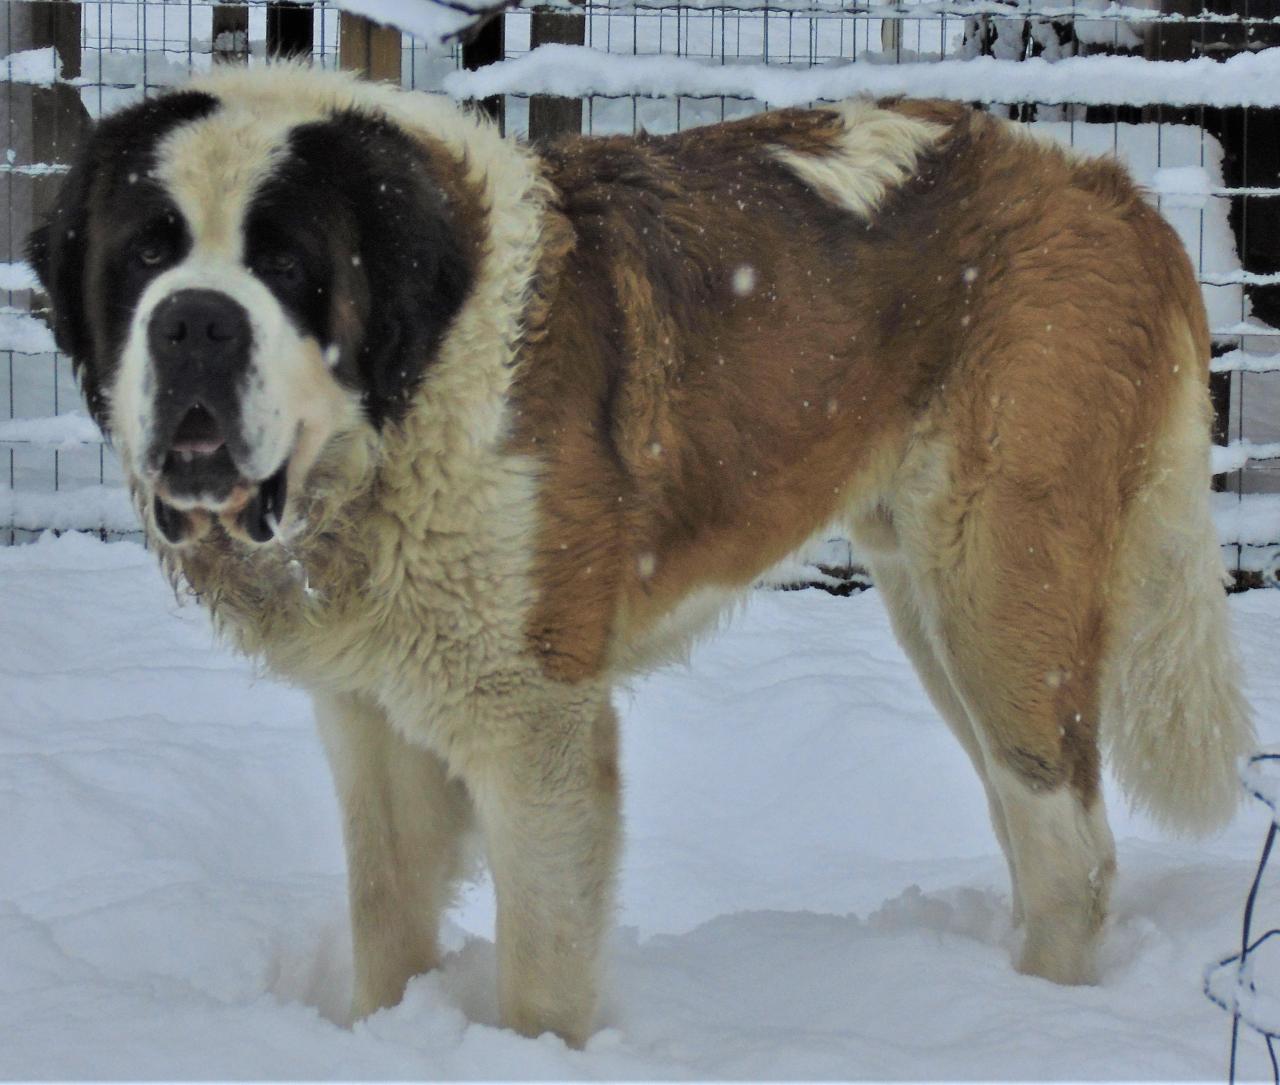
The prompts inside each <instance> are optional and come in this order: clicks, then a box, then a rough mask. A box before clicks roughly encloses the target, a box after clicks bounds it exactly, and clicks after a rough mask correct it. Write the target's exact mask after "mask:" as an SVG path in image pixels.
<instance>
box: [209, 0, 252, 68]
mask: <svg viewBox="0 0 1280 1085" xmlns="http://www.w3.org/2000/svg"><path fill="white" fill-rule="evenodd" d="M213 59H214V62H215V63H221V64H246V63H248V60H249V8H248V6H247V5H245V4H217V5H215V6H214V9H213Z"/></svg>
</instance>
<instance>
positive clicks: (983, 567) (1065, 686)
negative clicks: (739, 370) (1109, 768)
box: [895, 446, 1120, 983]
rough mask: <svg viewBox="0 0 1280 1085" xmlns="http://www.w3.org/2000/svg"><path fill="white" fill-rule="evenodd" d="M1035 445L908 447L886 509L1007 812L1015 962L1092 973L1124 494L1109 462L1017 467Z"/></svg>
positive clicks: (1102, 895)
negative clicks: (1108, 660) (1102, 741)
mask: <svg viewBox="0 0 1280 1085" xmlns="http://www.w3.org/2000/svg"><path fill="white" fill-rule="evenodd" d="M1050 452H1052V450H1050ZM1035 455H1036V453H1035V451H1034V450H1032V451H1028V452H1026V453H1024V454H1022V455H1020V456H1018V457H1015V458H1011V459H1009V460H1007V461H1004V462H1003V463H1002V462H1000V461H995V462H992V460H991V459H983V458H981V457H980V456H979V455H974V456H972V457H969V458H964V459H961V458H959V457H956V456H954V455H953V454H949V453H948V452H947V451H946V450H945V448H943V447H939V446H935V447H934V448H932V449H931V450H925V451H922V452H919V453H917V457H918V459H919V460H920V462H919V463H918V464H909V465H908V467H909V468H912V467H914V470H915V473H914V474H913V475H911V476H909V481H908V482H907V484H906V485H905V486H904V487H903V489H902V490H901V491H899V494H898V500H897V507H896V508H895V524H896V527H897V530H898V533H899V536H900V537H901V540H902V544H901V545H902V551H903V560H904V561H905V562H906V563H907V567H908V568H909V569H910V570H911V573H912V588H913V590H915V591H918V592H919V593H920V594H919V599H920V601H921V602H920V615H921V628H922V629H923V630H924V632H925V634H926V636H927V639H928V641H929V643H930V645H931V646H932V648H933V650H934V652H935V653H936V656H937V659H938V660H939V661H940V663H941V667H942V669H943V671H944V672H945V674H946V676H947V678H948V679H949V680H950V685H951V687H952V689H953V690H954V693H955V694H956V697H957V699H958V700H959V702H960V704H961V706H962V707H963V708H964V710H965V713H966V714H967V716H968V718H969V719H970V721H972V724H973V737H974V739H975V740H976V744H977V745H978V747H979V749H980V751H981V753H982V763H984V764H985V766H986V769H987V782H988V786H989V788H990V789H991V791H993V792H994V794H995V796H996V798H995V802H994V803H993V806H998V807H999V809H1000V811H1001V812H1002V813H1003V817H1004V826H1005V833H1006V836H1007V850H1008V855H1009V859H1010V865H1011V867H1012V869H1013V873H1014V878H1015V881H1016V890H1015V897H1016V899H1017V900H1018V901H1019V902H1020V903H1021V906H1022V911H1023V919H1024V923H1025V941H1024V945H1023V949H1022V953H1021V958H1020V960H1019V968H1020V969H1021V970H1022V971H1025V972H1029V973H1033V974H1036V975H1040V976H1044V977H1045V978H1047V979H1051V980H1055V981H1057V982H1060V983H1088V982H1093V981H1095V980H1096V978H1097V972H1096V960H1095V958H1096V950H1097V943H1098V940H1099V936H1100V933H1101V930H1102V926H1103V921H1104V919H1105V916H1106V910H1107V902H1108V896H1109V892H1110V884H1111V880H1112V877H1113V874H1114V870H1115V857H1114V844H1113V841H1112V838H1111V833H1110V831H1109V829H1108V828H1107V823H1106V814H1105V810H1104V808H1103V800H1102V794H1101V784H1100V773H1101V767H1100V754H1099V748H1098V725H1099V716H1100V713H1101V678H1100V675H1101V671H1102V661H1103V657H1104V651H1105V637H1106V633H1107V610H1106V607H1107V595H1106V571H1107V560H1108V558H1107V556H1108V554H1109V553H1110V552H1111V549H1112V548H1111V545H1110V543H1111V534H1112V533H1113V532H1114V531H1115V529H1116V524H1117V523H1118V520H1119V508H1120V503H1119V498H1118V497H1117V496H1115V495H1114V493H1112V494H1110V495H1109V494H1108V485H1107V484H1108V476H1107V468H1106V464H1105V463H1100V464H1098V465H1097V466H1096V467H1095V468H1094V469H1093V470H1092V472H1090V470H1089V469H1088V468H1089V465H1088V464H1086V465H1084V467H1083V468H1082V470H1080V471H1077V472H1075V473H1067V472H1057V473H1054V474H1053V475H1052V478H1053V480H1054V486H1053V488H1051V489H1046V488H1045V486H1044V485H1043V484H1042V483H1041V482H1040V481H1039V480H1038V479H1037V478H1035V477H1023V475H1022V474H1021V472H1023V471H1024V465H1025V469H1026V470H1039V469H1041V468H1042V466H1043V465H1042V464H1040V463H1039V462H1038V461H1037V460H1036V459H1035V458H1034V457H1035ZM927 680H928V678H927V675H926V681H927ZM961 737H962V740H963V738H964V736H963V735H962V736H961ZM998 831H999V830H998V829H997V832H998Z"/></svg>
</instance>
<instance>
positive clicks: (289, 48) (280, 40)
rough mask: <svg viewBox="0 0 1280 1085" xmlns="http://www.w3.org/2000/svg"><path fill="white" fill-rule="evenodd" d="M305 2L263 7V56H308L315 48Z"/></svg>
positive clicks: (289, 0)
mask: <svg viewBox="0 0 1280 1085" xmlns="http://www.w3.org/2000/svg"><path fill="white" fill-rule="evenodd" d="M313 16H314V12H313V10H312V7H311V5H310V4H308V3H294V2H293V0H278V2H276V3H272V4H268V5H267V56H272V57H310V56H311V53H312V51H313V49H314V48H315V20H314V17H313Z"/></svg>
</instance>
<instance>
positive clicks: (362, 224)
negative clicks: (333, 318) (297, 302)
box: [292, 110, 474, 426]
mask: <svg viewBox="0 0 1280 1085" xmlns="http://www.w3.org/2000/svg"><path fill="white" fill-rule="evenodd" d="M292 142H293V150H294V155H295V156H296V157H297V158H298V159H299V160H300V161H304V162H307V163H308V164H309V167H310V168H309V171H308V172H309V174H310V175H311V176H327V177H328V178H330V183H331V184H332V186H333V188H334V189H336V190H337V191H338V192H340V193H342V194H343V195H344V198H345V202H346V204H347V206H348V207H349V208H350V209H351V212H352V215H353V225H354V227H355V231H356V234H357V242H356V243H357V246H358V249H359V253H358V255H359V257H360V269H361V272H362V274H363V275H364V277H365V279H366V283H367V291H366V293H367V296H368V298H369V311H368V313H367V314H366V321H365V329H364V335H363V341H362V344H361V346H360V349H359V357H358V359H357V366H358V369H359V377H358V379H359V382H360V385H361V388H362V391H363V392H364V402H365V409H366V411H367V412H368V416H369V419H370V421H372V422H373V423H374V425H376V426H381V425H382V424H383V423H384V422H386V421H389V420H395V419H398V418H399V417H400V416H402V415H403V413H404V411H405V409H406V407H407V404H408V402H409V400H410V399H411V397H412V396H413V394H414V392H415V391H416V389H417V388H418V386H419V384H420V383H421V381H422V377H423V373H424V370H425V369H426V367H427V365H428V364H429V362H430V360H431V359H432V358H433V357H434V355H435V352H436V350H437V349H438V347H439V345H440V342H441V341H442V340H443V338H444V336H445V334H446V332H447V330H448V327H449V324H450V322H451V321H452V320H453V318H454V316H455V315H456V314H457V312H458V310H459V309H460V308H461V307H462V303H463V302H464V301H465V299H466V296H467V294H468V292H469V291H470V289H471V284H472V278H473V276H474V268H473V266H472V265H473V257H472V255H471V253H470V252H469V250H467V249H466V247H465V246H464V244H463V241H462V238H461V235H460V231H459V225H458V223H457V221H456V218H455V215H454V214H453V213H452V211H451V209H450V207H449V205H448V203H447V201H446V198H445V196H444V193H443V192H442V191H441V190H440V189H438V188H437V187H436V184H435V182H434V181H433V180H432V178H431V172H430V166H429V163H428V162H427V161H425V160H424V158H423V154H424V152H423V149H422V147H421V146H420V145H418V144H417V143H415V142H414V140H413V139H411V138H410V137H409V136H408V135H407V134H406V133H405V132H404V131H402V130H401V129H400V128H398V127H396V126H395V125H394V124H392V123H391V122H389V121H387V120H386V119H385V118H382V117H378V116H370V115H368V114H364V113H359V112H356V111H354V110H353V111H348V112H340V113H337V114H335V115H334V116H333V117H332V118H330V120H328V121H327V122H324V123H321V124H315V125H308V126H306V127H304V128H301V129H298V130H296V131H295V132H294V135H293V141H292Z"/></svg>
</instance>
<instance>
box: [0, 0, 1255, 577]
mask: <svg viewBox="0 0 1280 1085" xmlns="http://www.w3.org/2000/svg"><path fill="white" fill-rule="evenodd" d="M431 3H432V0H402V6H403V7H404V9H405V11H409V10H410V9H411V8H416V9H425V8H427V7H429V6H430V5H431ZM2 6H3V9H4V11H3V16H2V19H0V27H2V28H3V33H4V35H5V39H6V40H5V43H4V48H3V52H4V54H5V55H6V56H7V57H8V59H7V60H6V61H5V70H4V73H3V74H5V75H6V77H7V78H6V82H5V91H4V94H3V96H0V103H2V105H0V108H2V110H3V113H4V116H3V121H4V123H5V126H6V131H7V142H6V153H5V159H4V161H3V162H0V179H2V181H3V187H2V189H0V191H2V192H3V196H4V199H5V203H6V207H7V215H6V217H5V219H4V220H3V222H4V227H3V233H4V238H3V244H4V246H5V250H6V251H5V253H4V254H0V260H3V261H4V263H3V264H0V290H5V291H6V299H5V300H6V305H5V306H4V308H3V310H0V359H3V365H2V366H0V373H3V374H5V376H4V377H3V378H0V379H5V380H6V381H7V417H6V416H5V412H4V411H3V409H0V473H3V474H7V478H5V479H4V482H6V483H7V489H0V539H3V541H8V542H16V541H22V540H24V539H26V538H29V537H31V535H32V534H33V533H35V532H38V531H39V530H41V529H45V528H55V529H62V528H79V529H96V530H102V531H106V532H113V533H114V532H127V531H132V530H134V525H135V521H134V518H133V513H132V510H131V509H130V508H129V507H128V502H127V500H126V498H125V495H124V493H123V490H122V484H121V481H120V477H119V474H118V472H117V470H116V468H115V465H114V460H113V458H112V456H111V454H110V453H109V452H104V450H103V448H102V446H101V442H100V441H99V440H98V438H97V437H96V435H95V434H94V432H93V431H92V430H91V428H89V429H86V420H85V419H84V418H83V417H82V416H78V415H76V414H75V413H74V412H77V411H78V410H79V409H80V406H79V402H78V396H77V393H76V391H75V388H74V384H73V381H72V378H71V373H70V366H69V363H68V360H67V359H65V358H63V357H61V356H59V355H58V354H57V353H56V352H54V351H53V349H52V342H51V339H50V337H49V335H48V333H47V330H46V329H45V327H44V325H43V324H41V323H40V322H39V319H38V317H32V316H30V315H29V313H30V310H31V307H32V305H33V303H34V304H36V305H37V306H38V303H39V299H38V297H36V296H35V295H34V294H33V293H32V290H31V286H32V285H33V284H32V282H31V280H30V277H29V273H28V272H27V271H26V269H25V268H24V266H23V265H22V254H21V242H22V238H23V237H25V235H26V233H27V231H28V230H29V229H30V227H31V225H32V224H33V222H34V221H35V220H36V219H37V218H38V217H39V215H40V214H41V213H42V211H43V209H44V208H45V207H47V206H48V201H49V200H50V198H51V194H52V192H53V191H54V190H55V188H56V184H57V180H58V175H59V173H61V172H63V171H65V169H66V163H67V161H68V160H69V158H70V155H71V153H72V151H73V149H74V146H75V143H76V140H77V139H78V137H79V134H80V132H82V131H83V130H84V126H85V125H86V124H88V123H90V122H91V121H92V119H93V118H96V117H98V116H101V115H103V114H104V113H106V112H109V111H110V110H112V109H114V108H117V107H119V106H121V105H124V104H127V103H129V102H132V101H136V100H138V99H140V98H142V97H143V96H145V95H148V94H151V93H154V92H156V91H157V90H159V89H162V88H164V87H168V86H172V85H174V84H176V83H180V82H181V81H182V80H183V79H184V78H185V77H186V76H187V74H188V73H189V72H192V71H199V70H203V69H207V68H208V67H210V66H211V65H213V64H215V63H219V62H228V63H235V62H249V63H257V62H261V61H262V60H263V59H264V58H267V57H268V56H270V55H277V56H281V55H290V54H301V55H304V56H306V57H309V58H310V59H311V60H312V61H313V62H314V63H318V64H321V65H324V66H337V65H342V66H347V67H351V66H356V67H364V68H366V69H367V70H369V71H371V72H372V74H374V75H375V76H380V77H382V78H389V79H395V80H398V81H399V82H401V83H402V84H403V85H405V86H409V87H415V88H420V89H425V90H440V89H441V88H446V89H447V90H448V91H449V92H450V93H452V94H454V95H455V96H457V97H471V96H474V97H477V98H480V97H483V98H484V100H485V104H486V106H487V107H488V108H489V109H490V111H491V112H494V113H496V114H497V115H498V116H499V118H500V120H501V122H502V123H503V124H504V126H505V128H506V130H507V132H508V133H509V134H510V135H513V136H515V137H518V138H529V137H533V138H546V137H548V136H551V135H555V134H557V133H565V132H572V131H578V130H580V131H583V132H587V133H593V134H605V133H615V132H634V131H637V130H639V129H641V128H644V129H646V130H648V131H650V132H655V133H661V132H669V131H677V130H680V129H683V128H687V127H690V126H693V125H698V124H704V123H708V122H712V121H719V120H726V119H731V118H733V117H736V116H742V115H745V114H748V113H752V112H756V111H758V110H761V109H766V108H770V107H771V106H774V105H777V104H780V103H781V104H792V103H794V102H796V101H799V100H803V101H813V100H818V99H822V98H827V97H838V96H840V94H841V93H844V92H847V89H848V88H849V87H852V88H853V89H864V88H869V89H873V90H874V89H876V88H877V87H882V86H885V85H888V86H890V87H891V88H894V89H896V88H899V87H901V88H902V89H905V90H907V91H912V90H914V89H916V88H917V87H918V88H919V89H920V91H921V92H922V93H943V94H947V95H948V96H951V97H960V98H963V99H966V100H970V101H973V102H974V103H975V104H980V105H982V106H983V107H984V108H987V109H989V110H991V111H993V112H997V113H1000V114H1001V115H1004V116H1009V117H1012V118H1014V119H1018V120H1022V121H1026V122H1028V123H1032V124H1034V125H1036V126H1037V127H1038V128H1040V129H1041V130H1043V131H1044V132H1045V133H1046V134H1048V135H1050V136H1052V137H1053V138H1056V139H1059V140H1061V141H1063V142H1065V143H1068V144H1070V145H1072V146H1075V147H1077V148H1080V149H1082V150H1085V151H1089V152H1105V153H1115V154H1118V155H1120V157H1122V158H1123V159H1125V160H1126V161H1127V162H1128V163H1129V165H1130V167H1131V169H1133V171H1134V172H1135V174H1136V175H1137V176H1138V178H1139V180H1140V181H1142V182H1143V183H1144V184H1146V185H1148V186H1149V187H1150V188H1151V190H1152V192H1153V194H1154V195H1153V198H1154V199H1156V200H1157V201H1158V202H1159V204H1160V206H1161V208H1162V210H1163V211H1164V212H1165V213H1166V215H1168V217H1169V218H1170V219H1171V221H1173V223H1174V225H1175V227H1176V228H1177V229H1178V231H1179V233H1180V235H1181V236H1182V237H1183V239H1184V241H1185V243H1186V245H1187V249H1188V251H1189V253H1190V254H1191V257H1192V259H1193V261H1194V262H1195V264H1196V267H1197V270H1198V271H1199V274H1200V279H1201V282H1202V285H1203V288H1204V292H1205V299H1206V302H1207V305H1208V308H1209V312H1210V317H1211V323H1212V325H1213V330H1214V342H1215V355H1216V357H1215V361H1214V368H1215V378H1214V386H1213V394H1214V399H1215V405H1216V409H1217V434H1216V439H1217V442H1218V444H1219V446H1220V447H1219V448H1218V450H1217V452H1216V464H1215V466H1216V468H1217V469H1218V470H1219V472H1220V473H1219V475H1218V476H1217V479H1216V483H1215V485H1216V487H1218V488H1220V490H1221V493H1220V494H1219V496H1218V498H1217V500H1218V502H1219V504H1218V519H1219V525H1220V530H1221V534H1222V538H1223V541H1224V544H1226V545H1227V546H1228V548H1229V549H1228V559H1229V563H1230V564H1231V565H1232V566H1233V567H1235V568H1236V570H1237V571H1238V573H1240V574H1241V579H1242V582H1244V583H1250V584H1251V583H1260V582H1267V581H1270V580H1274V577H1275V571H1276V568H1277V566H1278V565H1280V330H1278V329H1280V108H1277V107H1280V95H1276V96H1273V97H1274V98H1275V100H1269V99H1268V97H1267V94H1266V93H1262V94H1260V95H1254V96H1253V97H1251V96H1250V90H1249V88H1250V87H1251V86H1254V85H1255V84H1251V83H1249V82H1247V80H1243V79H1240V80H1237V79H1236V77H1235V72H1236V69H1234V68H1229V64H1238V63H1241V62H1242V61H1241V59H1240V58H1244V59H1246V60H1247V59H1248V58H1249V57H1250V56H1253V57H1255V58H1256V59H1258V60H1259V61H1266V60H1267V59H1268V57H1270V56H1277V57H1280V49H1277V50H1275V52H1274V53H1268V50H1269V48H1270V47H1271V46H1273V45H1277V44H1280V0H1230V2H1221V0H1214V2H1213V3H1210V4H1205V5H1202V3H1201V2H1200V0H1150V4H1144V5H1141V6H1135V5H1120V4H1114V3H1109V4H1104V3H1102V0H1091V2H1075V3H1069V4H1061V3H1058V4H1055V3H1019V2H1010V3H1005V2H996V0H976V2H963V0H934V2H927V3H908V2H902V3H895V4H855V3H841V2H839V0H830V2H828V0H783V2H781V3H769V4H761V3H760V2H758V0H726V2H715V3H707V4H702V3H676V2H670V3H669V2H666V0H642V2H633V0H611V2H600V3H586V4H582V5H577V6H569V5H561V6H559V7H557V8H554V9H528V8H519V7H517V8H514V9H512V10H509V11H507V12H505V14H502V15H499V16H498V17H497V18H496V19H492V20H490V21H489V22H488V24H487V25H486V26H484V27H483V28H482V29H480V30H479V31H478V32H477V33H474V34H473V35H472V36H471V37H470V39H469V41H468V42H467V44H465V45H464V44H459V43H458V42H456V41H455V42H452V43H448V44H441V43H440V42H439V41H438V40H436V39H434V38H432V37H430V36H414V35H413V34H411V33H397V32H394V31H384V30H381V29H378V28H372V27H371V25H370V24H367V23H366V22H365V21H364V20H362V19H359V18H358V17H355V16H352V15H350V14H348V13H346V12H342V11H340V10H339V9H338V8H337V7H336V6H335V5H334V4H332V3H329V2H328V0H317V2H315V3H312V4H305V5H303V4H295V3H258V2H253V3H246V4H209V3H202V2H195V0H180V2H172V3H169V2H155V0H93V2H84V3H73V2H72V0H8V2H5V3H3V5H2ZM402 22H403V23H404V25H408V26H412V25H413V24H414V19H412V18H406V19H404V20H402ZM361 35H363V37H362V36H361ZM1228 58H1236V59H1232V60H1228ZM1173 60H1195V61H1198V62H1199V63H1200V65H1201V67H1199V68H1195V66H1194V65H1191V66H1183V68H1185V69H1186V70H1188V71H1190V70H1191V69H1192V68H1195V73H1196V74H1195V75H1194V77H1190V76H1188V77H1185V78H1183V77H1181V76H1180V77H1179V81H1177V82H1175V83H1173V84H1171V83H1169V81H1168V80H1167V79H1166V80H1165V81H1164V82H1163V83H1160V82H1158V81H1157V80H1156V78H1155V77H1157V76H1166V75H1167V74H1168V70H1169V69H1170V68H1171V67H1172V66H1171V65H1170V64H1169V63H1167V62H1169V61H1173ZM1215 61H1221V62H1222V63H1216V64H1215V63H1214V62H1215ZM485 62H489V65H488V66H487V67H486V68H485V69H484V71H483V72H472V73H470V75H469V76H468V77H467V78H463V77H462V76H463V74H464V73H463V72H462V69H463V68H464V67H467V68H475V67H476V66H477V65H479V64H483V63H485ZM1107 65H1110V66H1107ZM1116 65H1121V66H1120V67H1117V66H1116ZM1204 65H1209V66H1210V67H1211V68H1212V69H1213V70H1206V69H1205V68H1204ZM1180 70H1181V69H1180ZM1276 76H1277V80H1276V82H1277V85H1280V65H1277V67H1276ZM886 79H888V80H889V82H888V83H887V84H886ZM1224 81H1225V84H1224ZM1223 85H1226V86H1227V87H1228V90H1227V91H1226V92H1224V91H1223V90H1222V87H1223ZM1257 85H1260V86H1265V85H1266V84H1257ZM1169 86H1176V87H1178V88H1179V89H1177V91H1176V92H1175V93H1170V92H1169V91H1168V87H1169ZM939 88H941V89H939ZM566 95H568V96H570V97H565V96H566ZM802 96H807V97H802ZM0 485H2V483H0Z"/></svg>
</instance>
